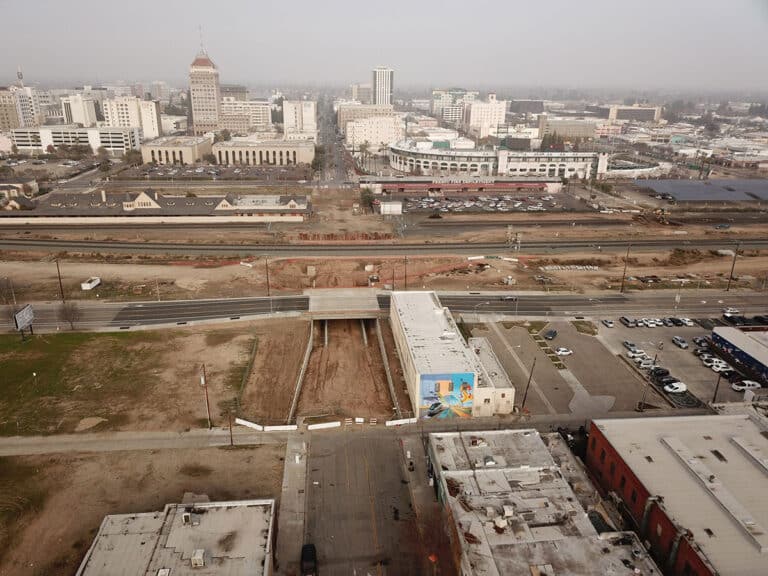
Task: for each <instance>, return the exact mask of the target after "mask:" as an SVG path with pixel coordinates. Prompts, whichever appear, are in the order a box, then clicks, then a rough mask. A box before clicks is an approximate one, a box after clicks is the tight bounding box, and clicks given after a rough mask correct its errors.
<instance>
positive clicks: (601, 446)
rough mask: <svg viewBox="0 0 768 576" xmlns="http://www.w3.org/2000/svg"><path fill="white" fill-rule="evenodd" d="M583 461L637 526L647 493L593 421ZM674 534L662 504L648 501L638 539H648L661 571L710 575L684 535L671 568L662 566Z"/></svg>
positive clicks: (679, 575)
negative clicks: (617, 498) (620, 501)
mask: <svg viewBox="0 0 768 576" xmlns="http://www.w3.org/2000/svg"><path fill="white" fill-rule="evenodd" d="M586 464H587V469H588V470H589V472H590V474H591V475H592V477H593V479H594V480H595V482H596V483H597V486H598V488H599V489H600V491H601V492H602V493H603V494H607V493H608V492H615V493H616V494H617V495H618V496H619V497H620V498H621V500H622V501H623V502H624V504H625V505H626V507H627V510H628V512H629V513H630V515H631V516H632V519H633V520H634V522H635V524H636V525H637V527H638V529H640V527H641V526H642V522H643V512H644V511H645V504H646V502H647V501H648V498H649V497H650V496H651V494H649V492H648V490H646V488H645V486H643V485H642V483H641V482H640V481H639V480H638V479H637V477H636V476H635V475H634V473H633V472H632V470H631V469H630V468H629V466H627V464H626V463H625V462H624V460H623V459H622V458H621V456H620V455H619V454H618V453H617V452H616V450H614V448H613V446H611V444H610V442H608V440H607V439H606V438H605V436H604V435H603V433H602V432H601V431H600V430H599V429H598V428H597V427H596V426H595V425H594V423H593V424H591V426H590V432H589V444H588V445H587V457H586ZM676 537H677V528H676V527H675V525H674V524H673V523H672V521H671V520H670V519H669V517H668V516H667V514H666V512H665V511H664V508H663V506H659V505H658V504H657V503H655V502H653V503H651V507H650V510H649V513H648V520H647V524H646V533H645V534H640V540H641V541H648V542H650V545H651V554H652V556H653V557H654V559H655V560H656V562H657V563H658V565H659V567H660V568H661V569H662V570H664V573H665V574H669V575H672V576H713V572H712V570H710V568H709V567H708V566H707V564H706V563H705V562H704V561H703V560H702V558H701V557H700V556H699V554H698V553H697V551H696V550H695V549H694V548H693V547H692V546H691V545H690V543H689V542H688V540H687V539H686V538H685V537H683V538H681V540H680V544H679V548H678V553H677V558H676V561H675V565H674V566H673V567H672V571H671V572H670V571H668V570H666V569H665V566H666V563H667V559H668V558H669V555H670V552H671V551H672V547H673V545H674V541H675V538H676Z"/></svg>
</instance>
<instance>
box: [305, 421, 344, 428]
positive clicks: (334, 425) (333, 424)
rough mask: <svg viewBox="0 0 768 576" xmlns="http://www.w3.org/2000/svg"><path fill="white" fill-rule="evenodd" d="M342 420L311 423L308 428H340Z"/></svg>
mask: <svg viewBox="0 0 768 576" xmlns="http://www.w3.org/2000/svg"><path fill="white" fill-rule="evenodd" d="M340 426H341V422H324V423H322V424H310V425H309V426H307V430H325V429H326V428H339V427H340Z"/></svg>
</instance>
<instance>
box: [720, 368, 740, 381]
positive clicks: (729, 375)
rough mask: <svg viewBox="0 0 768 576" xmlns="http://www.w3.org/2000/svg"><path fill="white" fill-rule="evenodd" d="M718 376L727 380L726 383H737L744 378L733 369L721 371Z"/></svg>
mask: <svg viewBox="0 0 768 576" xmlns="http://www.w3.org/2000/svg"><path fill="white" fill-rule="evenodd" d="M720 376H722V377H723V378H725V379H726V380H728V382H738V381H739V380H743V379H744V376H742V375H741V373H739V372H737V371H736V370H734V369H732V368H731V369H728V370H723V371H722V372H720Z"/></svg>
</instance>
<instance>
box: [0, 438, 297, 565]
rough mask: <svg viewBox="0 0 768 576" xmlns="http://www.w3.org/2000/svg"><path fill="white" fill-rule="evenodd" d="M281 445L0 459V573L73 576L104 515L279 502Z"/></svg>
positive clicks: (281, 464)
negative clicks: (186, 501)
mask: <svg viewBox="0 0 768 576" xmlns="http://www.w3.org/2000/svg"><path fill="white" fill-rule="evenodd" d="M284 454H285V446H284V445H269V446H258V447H248V448H244V447H238V448H235V449H230V448H208V449H191V450H160V451H137V452H133V451H131V452H109V453H101V454H87V455H86V454H75V455H69V454H67V455H64V454H54V455H49V456H23V457H22V456H18V457H12V458H2V459H0V574H2V576H30V575H32V576H59V575H62V576H64V575H66V576H71V575H72V574H74V573H75V571H76V569H77V566H78V565H79V563H80V561H81V560H82V558H83V555H84V554H85V552H86V550H87V549H88V547H89V546H90V545H91V542H92V540H93V537H94V535H95V534H96V532H97V530H98V528H99V525H100V524H101V521H102V519H103V518H104V516H105V515H107V514H129V513H133V512H151V511H155V510H162V509H163V507H164V506H165V505H166V504H168V503H175V502H181V501H182V498H183V496H184V493H185V492H193V493H195V494H207V495H208V496H209V497H210V499H211V500H213V501H217V500H219V501H220V500H237V499H244V498H277V497H279V494H280V484H281V480H282V471H283V462H282V460H283V457H284Z"/></svg>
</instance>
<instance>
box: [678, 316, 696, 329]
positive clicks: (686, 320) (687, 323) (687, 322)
mask: <svg viewBox="0 0 768 576" xmlns="http://www.w3.org/2000/svg"><path fill="white" fill-rule="evenodd" d="M680 322H682V323H683V326H688V327H689V328H690V327H691V326H693V325H694V324H693V320H691V319H690V318H680Z"/></svg>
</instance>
